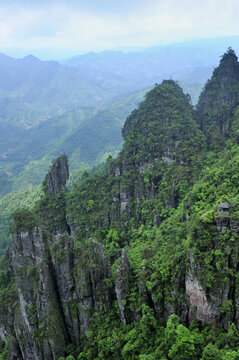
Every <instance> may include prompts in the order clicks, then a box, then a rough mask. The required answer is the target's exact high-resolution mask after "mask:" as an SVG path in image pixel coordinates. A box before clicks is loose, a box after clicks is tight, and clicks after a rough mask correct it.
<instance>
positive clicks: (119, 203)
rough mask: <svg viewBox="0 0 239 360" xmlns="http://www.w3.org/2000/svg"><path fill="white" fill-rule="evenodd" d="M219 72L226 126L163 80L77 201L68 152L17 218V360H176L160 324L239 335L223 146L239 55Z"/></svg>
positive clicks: (228, 165) (5, 291)
mask: <svg viewBox="0 0 239 360" xmlns="http://www.w3.org/2000/svg"><path fill="white" fill-rule="evenodd" d="M218 69H219V70H218ZM218 69H216V70H215V72H214V75H213V79H214V78H215V76H219V75H220V79H224V80H225V82H226V84H227V85H225V84H224V80H222V84H224V85H225V86H224V85H221V86H220V87H219V89H217V93H216V95H214V98H213V103H215V102H217V104H222V102H223V101H226V100H225V99H227V97H229V98H230V99H231V97H230V96H231V95H230V93H231V91H232V98H233V100H232V101H231V102H230V112H228V113H227V116H229V115H230V119H229V118H228V119H229V120H225V119H227V117H224V115H222V116H221V117H219V118H218V119H219V120H220V121H222V122H224V120H225V121H226V122H227V121H229V122H227V123H228V124H229V126H228V127H227V130H225V129H226V127H225V126H226V125H225V126H224V125H223V126H224V127H222V128H220V126H219V122H216V121H217V120H216V119H217V118H216V117H213V116H212V117H211V118H210V117H207V116H206V109H207V111H208V114H209V113H210V109H211V106H214V105H212V102H210V101H211V100H210V101H209V100H208V101H209V102H203V104H204V105H203V106H204V110H205V111H204V110H203V112H201V113H200V114H199V113H198V114H199V115H197V113H196V114H195V112H194V110H193V108H192V105H191V103H190V99H189V97H188V96H186V95H184V94H183V92H182V90H181V88H180V87H179V86H178V85H177V84H176V83H175V82H173V81H172V80H170V81H164V82H163V83H162V84H161V85H157V86H156V87H155V88H154V89H153V90H152V91H150V92H149V93H148V94H147V96H146V99H145V101H144V102H143V103H142V104H140V106H139V108H138V109H136V110H135V111H134V112H133V113H132V114H131V115H130V116H129V117H128V118H127V120H126V123H125V126H124V128H123V136H124V138H125V142H124V146H123V148H122V151H121V152H120V154H119V156H118V158H117V159H108V161H107V164H106V166H105V169H104V170H103V171H101V172H100V173H96V174H93V175H89V174H84V176H83V179H82V181H81V182H80V184H78V185H77V186H75V188H74V189H73V190H72V191H71V192H66V181H67V178H68V173H69V172H68V165H67V159H66V156H65V155H61V156H60V157H59V158H58V159H56V160H55V161H54V162H53V164H52V165H51V168H50V170H49V173H48V174H47V176H46V178H45V181H44V183H43V185H44V186H43V188H44V195H43V197H42V199H41V200H40V201H39V203H38V204H37V206H36V207H35V209H34V211H33V212H30V211H28V210H25V209H22V210H17V211H16V212H15V213H14V214H13V219H14V226H13V227H12V232H13V245H12V250H11V255H10V254H9V255H8V258H7V259H6V260H5V265H4V264H3V265H2V266H3V270H2V271H3V274H4V279H5V280H4V281H2V282H0V284H2V285H1V286H2V288H1V293H0V295H1V294H2V295H1V296H2V298H1V299H0V300H1V304H2V309H3V310H1V312H0V335H1V338H2V339H3V341H4V342H6V344H7V343H8V339H10V336H11V341H10V340H9V343H8V347H7V350H6V351H8V354H9V355H8V356H9V358H11V359H21V360H22V359H23V360H31V359H39V360H43V359H49V360H50V359H54V360H58V359H59V358H60V357H64V356H67V355H68V354H73V355H77V356H78V355H79V354H80V357H79V359H107V358H109V359H111V358H112V359H137V358H139V355H140V352H139V351H141V353H142V351H144V352H143V354H146V355H147V354H150V353H149V351H151V350H152V354H153V356H154V357H153V358H169V359H173V358H174V357H172V356H173V355H172V356H171V355H165V354H166V352H165V351H166V350H165V349H167V346H168V345H162V344H164V343H163V340H162V344H161V345H159V344H158V341H159V340H157V337H159V338H160V336H161V335H162V329H161V328H160V325H159V324H163V322H167V321H169V324H171V323H170V321H174V320H172V319H175V318H173V317H172V314H177V315H178V316H180V318H181V321H182V323H183V324H184V325H187V326H189V325H190V324H191V323H192V324H194V322H193V320H198V322H199V323H200V326H202V327H205V326H207V325H209V324H211V323H214V324H216V326H217V327H218V328H222V329H229V328H230V326H231V325H232V323H234V324H236V326H237V327H239V290H238V275H239V274H238V268H239V259H238V248H239V237H238V229H239V217H238V212H239V210H238V209H239V193H238V181H239V178H238V165H239V147H238V144H237V139H236V137H234V138H232V139H231V142H228V143H227V145H226V147H224V148H222V143H223V142H222V141H221V140H222V138H223V137H225V138H226V137H228V136H229V135H230V132H229V128H230V126H231V125H230V124H231V122H233V121H234V122H235V121H236V117H234V120H233V119H231V117H233V111H234V110H235V109H236V105H237V100H236V95H235V93H233V91H234V90H235V87H234V86H233V89H231V87H230V91H229V93H228V91H227V87H228V86H229V85H228V84H229V83H228V81H229V80H228V79H229V78H230V79H231V80H230V81H232V82H233V84H234V80H235V81H237V82H239V79H237V78H234V77H233V76H231V74H234V71H236V72H237V59H236V58H235V54H234V53H233V52H232V51H231V50H229V51H228V53H226V54H225V55H224V57H223V58H222V60H221V63H220V65H219V68H218ZM223 71H225V72H223ZM217 74H219V75H217ZM232 77H233V80H232ZM213 79H212V81H214V80H213ZM236 84H238V83H236ZM206 89H207V86H206V87H205V90H204V92H205V91H207V90H206ZM222 89H223V90H222ZM233 94H234V95H235V96H234V95H233ZM203 96H204V95H202V97H201V100H200V101H201V104H199V105H198V106H199V107H198V109H200V106H202V99H203ZM210 96H211V95H210ZM210 96H209V97H208V96H206V98H207V99H210ZM217 96H218V98H217ZM222 99H223V101H222ZM220 106H221V105H220ZM220 106H219V108H220ZM219 108H218V107H217V110H218V109H219ZM219 110H220V111H222V112H223V114H224V110H225V109H224V107H223V108H220V109H219ZM219 110H218V111H219ZM197 111H199V110H197ZM220 111H219V112H220ZM219 112H218V113H217V116H219V115H218V114H219ZM202 114H204V115H202ZM201 116H203V119H204V120H203V121H204V122H201V120H200V119H202V118H201ZM219 120H218V121H219ZM210 121H211V122H210ZM197 122H198V124H200V126H201V130H200V129H199V127H198V126H197ZM207 124H208V125H207ZM212 126H215V127H216V129H217V126H219V128H220V129H221V130H222V129H224V130H225V131H224V130H222V131H221V130H220V131H221V132H220V138H218V142H217V146H216V147H219V148H220V149H221V152H220V157H219V156H218V153H217V152H216V151H215V146H214V145H215V144H216V143H215V141H216V140H215V139H216V138H215V137H212V140H211V141H212V144H214V145H213V146H212V149H214V152H210V153H207V147H206V140H207V141H209V140H210V136H211V135H210V131H208V129H209V128H210V127H212ZM9 262H11V265H10V263H9ZM4 266H5V268H4ZM9 284H10V285H9ZM9 294H12V299H13V301H12V302H10V303H8V302H6V300H5V301H4V297H5V299H6V297H7V296H8V295H9ZM14 313H15V314H14ZM173 316H174V315H173ZM170 326H172V324H171V325H170ZM175 326H176V325H175ZM192 326H194V325H192ZM167 331H168V330H167V327H166V330H165V334H166V335H165V339H167V336H168V335H167ZM177 331H179V330H177ZM185 331H186V330H185ZM188 331H189V330H188ZM160 334H161V335H160ZM177 334H178V335H177V336H181V335H180V334H179V333H177ZM156 335H157V336H156ZM184 335H185V334H184ZM185 336H186V335H185ZM175 339H176V335H175ZM165 341H166V340H165ZM170 341H171V340H167V341H166V344H170ZM180 341H181V340H180ZM190 341H191V342H190ZM190 341H189V340H188V342H186V343H187V344H188V343H192V342H193V340H190ZM144 344H145V345H144ZM144 346H145V347H144ZM196 346H198V345H196V343H195V346H194V348H195V347H196ZM137 349H138V350H137ZM140 349H141V350H140ZM142 349H144V350H142ZM137 351H138V352H137ZM153 351H154V353H153ZM172 351H173V350H172ZM192 351H193V350H192ZM200 351H201V350H200ZM190 354H192V353H190ZM198 354H199V353H198ZM182 356H185V353H184V355H182ZM190 356H191V358H195V359H199V355H195V354H194V355H190ZM178 358H180V357H178ZM184 358H185V357H181V358H180V359H184ZM185 359H190V357H187V358H185Z"/></svg>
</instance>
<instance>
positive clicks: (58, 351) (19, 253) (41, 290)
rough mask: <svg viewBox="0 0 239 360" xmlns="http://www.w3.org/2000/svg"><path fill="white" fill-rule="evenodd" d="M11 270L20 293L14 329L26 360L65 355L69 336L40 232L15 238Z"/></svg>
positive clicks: (35, 231) (47, 253)
mask: <svg viewBox="0 0 239 360" xmlns="http://www.w3.org/2000/svg"><path fill="white" fill-rule="evenodd" d="M12 266H13V270H14V273H15V278H16V287H17V289H18V311H17V313H16V317H15V322H14V328H15V333H16V336H17V338H18V343H19V346H20V349H21V353H22V357H23V359H29V360H31V359H32V360H33V359H39V360H40V359H54V360H58V358H59V357H60V356H63V355H64V347H65V346H66V344H67V340H68V336H69V334H68V332H67V329H66V326H65V322H64V318H63V314H62V311H61V308H60V304H59V302H58V293H57V290H56V287H55V283H54V277H53V274H52V270H51V260H50V258H49V251H48V246H47V244H46V243H45V241H44V238H43V234H42V233H41V231H40V230H39V229H35V230H34V231H27V232H25V233H23V232H21V233H19V234H17V235H14V237H13V250H12Z"/></svg>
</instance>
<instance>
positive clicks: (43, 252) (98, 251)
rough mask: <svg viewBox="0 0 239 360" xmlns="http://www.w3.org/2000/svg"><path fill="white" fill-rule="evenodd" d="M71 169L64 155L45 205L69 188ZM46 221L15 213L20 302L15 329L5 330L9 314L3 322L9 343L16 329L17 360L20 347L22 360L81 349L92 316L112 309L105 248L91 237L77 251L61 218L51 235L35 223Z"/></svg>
mask: <svg viewBox="0 0 239 360" xmlns="http://www.w3.org/2000/svg"><path fill="white" fill-rule="evenodd" d="M61 166H62V168H61ZM56 169H57V171H56ZM66 169H68V165H67V160H66V158H65V155H64V156H60V158H58V159H57V160H56V162H55V163H53V164H52V166H51V169H50V171H49V174H50V175H49V174H48V175H47V177H46V179H49V178H50V179H51V181H50V182H49V183H48V184H50V185H49V186H50V188H49V187H48V188H47V189H48V190H47V189H46V193H49V194H50V196H49V195H47V197H46V199H44V198H43V200H42V201H43V204H44V205H46V204H47V203H46V201H47V202H48V203H49V205H50V204H51V201H53V202H54V201H55V199H56V197H55V193H56V192H57V193H58V190H59V191H62V189H63V188H64V186H65V182H66V179H67V171H68V170H67V171H66ZM53 190H54V191H53ZM59 199H60V202H58V204H59V207H58V210H56V209H55V208H54V207H53V209H52V210H51V211H53V212H54V216H57V215H58V216H59V215H60V219H61V218H62V217H63V215H64V211H62V209H61V208H62V206H65V202H64V197H63V198H61V197H60V198H59ZM59 199H58V197H57V200H59ZM39 209H40V210H41V206H40V207H39ZM49 209H50V206H49ZM57 211H58V212H57ZM40 214H41V211H40ZM47 215H48V218H49V217H50V216H52V214H49V213H48V214H47ZM61 220H62V219H61ZM63 220H64V222H66V219H63ZM41 221H43V222H44V221H46V219H45V218H44V217H42V218H40V220H37V217H36V215H33V214H32V213H31V212H30V211H28V210H26V211H24V213H23V214H21V211H18V212H17V213H16V215H15V229H14V234H13V245H12V254H11V256H12V268H13V271H14V275H15V281H16V288H17V303H18V305H17V311H16V313H15V319H14V316H13V315H12V319H13V324H14V329H13V328H10V329H8V328H6V325H7V324H8V322H9V320H10V319H9V318H8V319H4V316H2V318H1V320H2V324H1V326H0V329H1V332H0V334H1V337H2V339H3V340H4V341H6V338H7V336H8V335H9V333H11V332H15V335H16V339H17V340H16V346H15V347H14V346H12V349H10V350H9V351H10V354H11V358H12V359H14V356H15V355H14V354H15V353H16V351H17V349H20V352H21V357H22V359H23V360H33V359H34V360H45V359H47V360H58V359H59V357H60V356H65V354H66V347H67V345H69V344H73V345H74V346H75V348H76V349H77V348H79V346H80V338H81V336H84V335H85V333H86V331H87V330H88V329H89V325H90V319H91V316H92V314H93V313H94V312H101V313H104V312H106V311H108V310H109V309H110V306H111V303H112V285H111V271H110V266H109V264H108V261H107V260H106V258H105V256H104V246H102V245H101V244H99V243H98V242H97V241H96V240H94V239H93V238H90V239H89V240H88V242H87V244H85V246H82V247H80V248H79V249H77V245H76V242H77V241H79V240H77V239H76V237H75V236H73V235H72V236H71V235H70V234H69V232H68V231H67V230H66V229H65V227H64V226H62V222H61V221H60V223H59V224H58V222H57V221H56V222H55V223H54V228H52V231H53V232H52V233H49V229H50V227H49V226H47V227H46V226H43V227H38V226H36V223H37V222H39V223H40V225H41ZM43 225H44V224H43ZM8 315H9V312H8ZM5 320H6V321H5ZM5 323H6V325H5Z"/></svg>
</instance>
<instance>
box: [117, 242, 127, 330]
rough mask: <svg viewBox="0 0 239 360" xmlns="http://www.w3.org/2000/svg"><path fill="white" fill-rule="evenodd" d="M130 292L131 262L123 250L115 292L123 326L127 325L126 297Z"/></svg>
mask: <svg viewBox="0 0 239 360" xmlns="http://www.w3.org/2000/svg"><path fill="white" fill-rule="evenodd" d="M128 291H129V260H128V256H127V253H126V251H125V249H122V253H121V259H120V263H119V266H118V268H117V273H116V280H115V292H116V297H117V302H118V306H119V310H120V319H121V321H122V323H123V324H126V323H127V314H126V309H125V297H126V295H127V293H128Z"/></svg>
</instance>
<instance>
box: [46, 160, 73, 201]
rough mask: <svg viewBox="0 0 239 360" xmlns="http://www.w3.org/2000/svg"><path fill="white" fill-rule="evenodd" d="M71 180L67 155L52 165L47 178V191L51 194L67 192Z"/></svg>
mask: <svg viewBox="0 0 239 360" xmlns="http://www.w3.org/2000/svg"><path fill="white" fill-rule="evenodd" d="M68 178H69V168H68V163H67V157H66V155H65V154H62V155H60V156H59V157H58V158H57V159H56V160H55V161H54V162H53V164H52V165H51V167H50V170H49V172H48V174H47V176H46V188H47V189H46V190H47V192H48V193H49V194H54V193H57V192H59V191H61V190H63V191H66V181H67V180H68Z"/></svg>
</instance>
